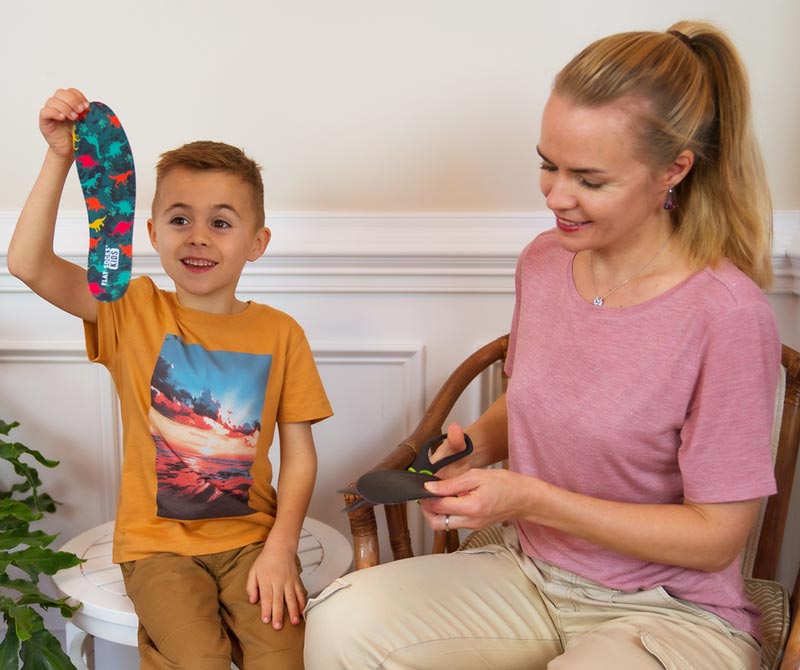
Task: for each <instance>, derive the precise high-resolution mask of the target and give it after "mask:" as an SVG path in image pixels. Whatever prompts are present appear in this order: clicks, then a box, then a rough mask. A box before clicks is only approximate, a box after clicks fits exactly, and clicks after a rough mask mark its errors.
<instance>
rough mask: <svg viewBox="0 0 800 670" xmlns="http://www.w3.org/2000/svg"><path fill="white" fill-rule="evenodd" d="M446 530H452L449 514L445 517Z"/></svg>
mask: <svg viewBox="0 0 800 670" xmlns="http://www.w3.org/2000/svg"><path fill="white" fill-rule="evenodd" d="M444 529H445V530H450V515H449V514H445V515H444Z"/></svg>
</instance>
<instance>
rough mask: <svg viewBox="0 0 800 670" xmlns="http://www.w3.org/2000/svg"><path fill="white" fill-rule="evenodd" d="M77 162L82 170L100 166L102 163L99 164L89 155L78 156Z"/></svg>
mask: <svg viewBox="0 0 800 670" xmlns="http://www.w3.org/2000/svg"><path fill="white" fill-rule="evenodd" d="M75 160H76V161H78V165H80V166H81V167H82V168H93V167H94V166H95V165H100V163H98V162H97V161H96V160H95V159H94V158H92V157H91V156H90V155H89V154H83V156H78V157H77V158H76V159H75Z"/></svg>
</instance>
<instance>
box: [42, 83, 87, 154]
mask: <svg viewBox="0 0 800 670" xmlns="http://www.w3.org/2000/svg"><path fill="white" fill-rule="evenodd" d="M87 109H89V101H88V100H87V99H86V96H84V95H83V93H81V92H80V91H79V90H78V89H76V88H67V89H58V90H57V91H56V92H55V93H53V97H51V98H49V99H48V100H47V102H45V103H44V107H42V109H41V110H40V111H39V130H40V131H41V132H42V135H43V136H44V139H45V140H46V141H47V144H48V145H49V146H50V150H51V151H52V152H53V153H55V154H56V155H58V156H60V157H62V158H69V159H70V160H71V159H72V156H73V140H74V138H73V135H72V133H73V123H74V122H75V121H76V120H77V119H78V118H79V117H80V115H81V114H83V113H84V112H85V111H86V110H87Z"/></svg>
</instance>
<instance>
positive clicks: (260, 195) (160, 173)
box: [153, 140, 265, 228]
mask: <svg viewBox="0 0 800 670" xmlns="http://www.w3.org/2000/svg"><path fill="white" fill-rule="evenodd" d="M178 167H182V168H187V169H189V170H221V171H222V172H227V173H228V174H232V175H234V176H237V177H239V178H240V179H241V180H242V181H243V182H244V183H245V184H247V185H248V186H249V187H250V189H251V191H252V193H253V205H254V207H255V212H256V217H257V223H258V227H259V228H261V227H263V226H264V223H265V214H264V182H263V180H262V179H261V166H260V165H259V164H258V163H256V162H255V161H254V160H253V159H252V158H250V157H249V156H247V154H245V153H244V151H242V150H241V149H239V148H237V147H234V146H231V145H230V144H225V143H224V142H211V141H208V140H199V141H196V142H189V143H188V144H184V145H183V146H180V147H178V148H177V149H172V150H170V151H166V152H164V153H163V154H161V156H160V159H159V161H158V164H157V165H156V192H155V196H154V197H153V202H154V203H155V201H156V200H157V198H158V191H159V187H160V185H161V182H162V180H163V179H164V177H166V175H167V174H168V173H169V172H170V171H172V170H173V169H175V168H178Z"/></svg>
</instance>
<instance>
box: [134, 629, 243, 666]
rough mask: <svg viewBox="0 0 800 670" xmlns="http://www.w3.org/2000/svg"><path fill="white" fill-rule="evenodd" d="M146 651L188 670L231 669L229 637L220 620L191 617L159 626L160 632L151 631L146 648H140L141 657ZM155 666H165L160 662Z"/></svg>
mask: <svg viewBox="0 0 800 670" xmlns="http://www.w3.org/2000/svg"><path fill="white" fill-rule="evenodd" d="M146 654H155V655H156V656H158V657H161V658H162V659H163V660H164V661H166V662H167V665H166V667H169V668H172V667H173V666H174V667H175V668H186V670H189V669H190V668H191V669H192V670H195V669H197V670H201V669H202V670H217V669H218V668H219V669H220V670H222V669H224V670H230V664H231V644H230V639H229V638H228V636H227V635H226V634H225V632H224V631H223V630H222V628H221V626H220V622H219V621H214V620H210V619H194V620H192V621H187V622H182V623H181V624H180V625H177V626H175V627H172V628H170V629H169V630H166V629H162V630H161V631H159V634H156V635H150V640H149V645H148V648H147V649H143V650H142V660H144V658H145V656H146ZM154 667H159V668H162V667H165V666H164V663H163V661H162V663H161V665H156V666H154Z"/></svg>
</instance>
